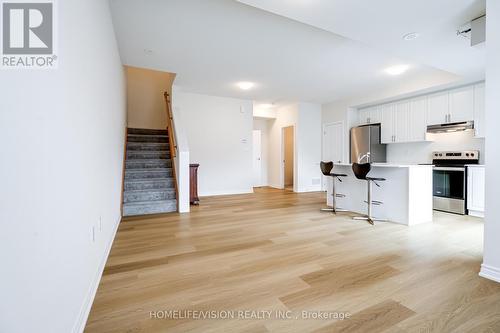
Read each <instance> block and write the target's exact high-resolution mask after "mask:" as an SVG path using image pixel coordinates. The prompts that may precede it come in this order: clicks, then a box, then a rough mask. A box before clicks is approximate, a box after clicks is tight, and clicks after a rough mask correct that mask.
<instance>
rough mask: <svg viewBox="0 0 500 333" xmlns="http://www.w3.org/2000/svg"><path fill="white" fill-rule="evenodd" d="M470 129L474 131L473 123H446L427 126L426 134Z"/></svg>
mask: <svg viewBox="0 0 500 333" xmlns="http://www.w3.org/2000/svg"><path fill="white" fill-rule="evenodd" d="M471 129H474V122H473V121H463V122H459V123H447V124H440V125H431V126H427V133H448V132H461V131H466V130H471Z"/></svg>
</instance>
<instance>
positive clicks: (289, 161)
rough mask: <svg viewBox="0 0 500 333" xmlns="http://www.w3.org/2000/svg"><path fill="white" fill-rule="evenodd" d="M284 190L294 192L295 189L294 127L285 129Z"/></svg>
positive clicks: (283, 149)
mask: <svg viewBox="0 0 500 333" xmlns="http://www.w3.org/2000/svg"><path fill="white" fill-rule="evenodd" d="M282 131H283V140H282V142H283V146H282V151H283V188H284V189H286V190H291V191H293V188H294V164H295V161H294V158H295V156H294V155H295V153H294V151H295V129H294V126H288V127H283V129H282Z"/></svg>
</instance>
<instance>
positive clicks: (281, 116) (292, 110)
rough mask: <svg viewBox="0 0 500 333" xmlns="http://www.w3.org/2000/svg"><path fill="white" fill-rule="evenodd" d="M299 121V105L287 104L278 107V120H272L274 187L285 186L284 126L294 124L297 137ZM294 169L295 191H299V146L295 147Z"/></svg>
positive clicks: (271, 164) (270, 182)
mask: <svg viewBox="0 0 500 333" xmlns="http://www.w3.org/2000/svg"><path fill="white" fill-rule="evenodd" d="M298 121H299V105H298V104H293V105H287V106H283V107H280V108H278V110H277V112H276V120H274V121H273V122H272V125H271V132H270V136H269V174H268V177H269V186H272V187H274V188H283V187H284V184H283V181H284V176H283V151H282V140H283V131H282V130H283V128H284V127H288V126H294V130H295V138H296V137H297V124H298ZM295 145H297V140H295ZM293 160H294V164H295V165H294V170H295V175H294V179H293V188H294V191H297V185H298V184H297V177H296V175H297V172H298V168H297V146H296V147H295V156H294V159H293Z"/></svg>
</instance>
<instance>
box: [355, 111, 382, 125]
mask: <svg viewBox="0 0 500 333" xmlns="http://www.w3.org/2000/svg"><path fill="white" fill-rule="evenodd" d="M376 123H380V110H379V107H376V106H375V107H371V108H366V109H361V110H359V124H360V125H366V124H376Z"/></svg>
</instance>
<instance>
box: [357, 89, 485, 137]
mask: <svg viewBox="0 0 500 333" xmlns="http://www.w3.org/2000/svg"><path fill="white" fill-rule="evenodd" d="M484 88H485V87H484V83H479V84H476V85H473V86H467V87H461V88H457V89H453V90H447V91H442V92H438V93H434V94H429V95H425V96H421V97H416V98H411V99H406V100H403V101H399V102H395V103H388V104H383V105H379V106H373V107H368V108H364V109H360V110H359V111H358V116H359V124H360V125H366V124H375V123H380V124H381V127H382V128H381V129H382V143H386V144H388V143H397V142H421V141H425V140H426V136H427V126H428V125H439V124H446V123H452V122H463V121H471V120H474V127H475V129H476V137H484V126H485V125H484V123H485V120H484V114H485V109H484V104H485V103H484Z"/></svg>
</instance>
